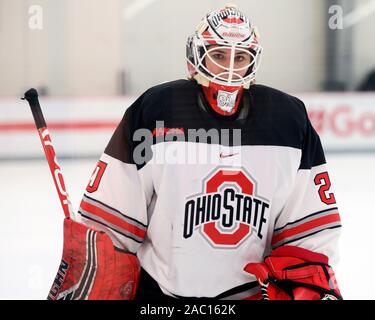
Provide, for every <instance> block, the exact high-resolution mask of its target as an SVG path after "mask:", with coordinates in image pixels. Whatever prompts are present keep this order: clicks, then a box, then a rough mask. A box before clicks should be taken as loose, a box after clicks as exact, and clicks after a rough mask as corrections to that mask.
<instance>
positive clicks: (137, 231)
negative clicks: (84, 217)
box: [81, 200, 146, 239]
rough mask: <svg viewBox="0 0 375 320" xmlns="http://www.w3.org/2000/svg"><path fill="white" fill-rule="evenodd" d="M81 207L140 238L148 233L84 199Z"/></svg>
mask: <svg viewBox="0 0 375 320" xmlns="http://www.w3.org/2000/svg"><path fill="white" fill-rule="evenodd" d="M81 208H82V209H83V210H85V211H88V212H90V213H92V214H94V215H96V216H98V217H100V218H103V219H104V220H106V221H108V222H109V223H111V224H113V225H115V226H118V227H120V228H121V229H124V230H126V231H128V232H130V233H132V234H134V235H136V236H137V237H139V238H142V239H143V238H144V237H145V235H146V231H145V230H142V229H140V228H138V227H137V226H135V225H132V224H130V223H128V222H126V221H124V220H122V219H120V218H118V217H116V216H114V215H113V214H111V213H109V212H107V211H105V210H103V209H101V208H98V207H96V206H94V205H93V204H90V203H88V202H85V201H84V200H82V202H81Z"/></svg>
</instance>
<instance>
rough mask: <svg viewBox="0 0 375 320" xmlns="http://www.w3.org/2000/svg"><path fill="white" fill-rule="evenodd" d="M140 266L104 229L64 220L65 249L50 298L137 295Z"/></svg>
mask: <svg viewBox="0 0 375 320" xmlns="http://www.w3.org/2000/svg"><path fill="white" fill-rule="evenodd" d="M139 272H140V266H139V262H138V259H137V257H136V256H135V255H133V254H131V253H127V252H124V251H121V250H119V249H116V248H115V247H114V246H113V244H112V240H111V239H110V238H109V236H108V235H106V234H105V233H104V232H99V231H96V230H93V229H90V228H88V227H86V226H85V225H83V224H81V223H78V222H75V221H73V220H71V219H70V218H67V219H65V220H64V250H63V256H62V259H61V264H60V268H59V270H58V272H57V275H56V278H55V281H54V283H53V285H52V288H51V290H50V292H49V295H48V299H49V300H56V299H57V300H60V299H63V300H130V299H134V297H135V294H136V290H137V285H138V281H139Z"/></svg>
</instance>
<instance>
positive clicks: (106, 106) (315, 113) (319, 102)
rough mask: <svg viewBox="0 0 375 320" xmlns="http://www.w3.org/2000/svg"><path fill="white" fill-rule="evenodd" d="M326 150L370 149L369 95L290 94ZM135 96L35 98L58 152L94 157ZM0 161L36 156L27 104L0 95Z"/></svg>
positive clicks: (373, 103) (374, 114)
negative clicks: (304, 109) (301, 105)
mask: <svg viewBox="0 0 375 320" xmlns="http://www.w3.org/2000/svg"><path fill="white" fill-rule="evenodd" d="M296 96H297V97H299V98H300V99H302V100H303V101H304V103H305V105H306V107H307V110H308V112H309V116H310V119H311V121H312V123H313V126H314V128H315V129H316V130H317V131H318V133H319V135H320V137H321V140H322V143H323V146H324V149H325V150H326V151H328V152H331V151H334V152H352V151H366V152H367V151H375V94H371V93H369V94H359V93H334V94H332V93H331V94H327V93H315V94H311V93H305V94H303V93H302V94H296ZM134 100H135V97H118V98H104V97H92V98H41V99H40V103H41V106H42V109H43V112H44V115H45V118H46V121H47V125H48V127H49V131H50V132H51V135H52V141H53V142H54V144H55V148H56V150H57V152H58V155H59V156H60V157H62V158H65V157H86V158H87V157H95V156H97V155H100V153H101V152H102V151H103V149H104V147H105V146H106V144H107V142H108V140H109V138H110V137H111V134H112V132H113V130H114V128H115V127H116V125H117V124H118V122H119V121H120V120H121V118H122V116H123V114H124V112H125V110H126V109H127V108H128V106H129V105H130V104H131V103H132V102H133V101H134ZM0 110H1V115H2V116H1V117H0V146H6V147H2V148H0V159H9V158H19V157H21V158H22V157H24V158H25V157H27V158H31V157H41V156H43V151H42V149H41V147H40V146H39V140H38V136H37V134H36V132H34V127H33V120H32V116H31V112H30V108H29V107H28V105H27V103H25V102H24V101H21V100H19V99H16V98H8V99H1V98H0Z"/></svg>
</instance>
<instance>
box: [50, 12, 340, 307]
mask: <svg viewBox="0 0 375 320" xmlns="http://www.w3.org/2000/svg"><path fill="white" fill-rule="evenodd" d="M166 54H168V51H166ZM261 54H262V47H261V45H260V40H259V35H258V32H257V30H256V28H255V27H254V26H253V24H252V22H250V20H249V18H247V17H246V15H245V14H244V13H243V12H241V11H239V10H238V9H237V8H236V7H234V6H232V5H228V6H226V7H224V8H221V9H219V10H214V11H212V12H210V13H208V14H207V15H206V16H205V17H204V18H203V19H202V21H201V22H200V23H199V25H198V26H197V29H196V30H195V32H194V34H193V35H192V36H191V37H189V38H188V41H187V48H186V59H187V64H188V70H189V79H181V80H176V81H172V82H168V83H163V84H161V85H157V86H155V87H152V88H150V89H149V90H147V91H146V92H145V93H143V94H142V95H141V96H140V97H139V98H138V99H137V100H136V101H135V102H134V103H133V104H132V105H131V106H130V107H129V108H128V109H127V110H126V112H125V115H124V117H123V119H122V120H121V122H120V124H119V125H118V127H117V129H116V130H115V132H114V134H113V136H112V138H111V140H110V141H109V143H108V145H107V147H106V149H105V151H104V153H103V155H102V156H101V158H100V160H99V162H98V164H97V166H96V168H95V169H94V172H93V175H92V177H91V180H90V182H89V184H88V186H87V188H86V191H85V194H84V196H83V199H82V202H81V205H80V209H79V215H78V216H79V217H78V219H77V221H73V220H72V219H68V220H66V221H65V226H64V228H65V233H64V237H65V243H64V253H63V259H62V263H61V266H60V270H59V272H58V275H57V277H56V280H55V282H54V284H53V286H52V289H51V292H50V298H52V299H139V300H145V299H159V300H174V299H190V298H214V299H232V300H233V299H249V300H251V299H306V300H307V299H342V297H341V294H340V291H339V289H338V285H337V282H336V279H335V274H334V271H333V269H334V266H335V265H336V264H337V261H338V251H337V244H338V239H339V235H340V230H341V222H340V216H339V213H338V208H337V204H336V199H335V195H334V192H333V189H332V185H331V180H330V176H329V174H328V171H327V166H326V160H325V157H324V153H323V148H322V145H321V143H320V139H319V137H318V135H317V133H316V131H315V130H314V128H313V127H312V125H311V123H310V121H309V119H308V116H307V112H306V108H305V106H304V104H303V102H302V101H301V100H299V99H298V98H296V97H293V96H291V95H288V94H286V93H283V92H281V91H279V90H276V89H273V88H270V87H267V86H264V85H260V84H257V83H255V75H256V73H257V71H258V68H259V64H260V57H261ZM289 63H293V62H292V61H289ZM287 70H288V68H287V66H285V72H287ZM160 124H161V125H160ZM192 130H195V133H197V132H199V130H201V131H202V130H205V132H210V133H212V132H219V133H220V134H219V135H218V138H217V139H216V138H212V137H209V138H207V136H206V139H199V138H200V137H199V135H197V134H196V135H192V134H190V132H191V131H192ZM215 130H216V131H215ZM235 130H239V131H240V132H241V139H240V141H238V140H237V141H232V140H231V137H233V135H234V131H235ZM144 132H146V133H147V132H148V133H149V135H147V134H143V133H144ZM227 138H228V139H227ZM140 150H141V151H140ZM183 150H185V151H186V152H190V153H189V156H186V157H185V158H184V159H182V158H181V157H177V156H176V154H180V153H179V152H180V151H183ZM197 153H207V154H210V155H211V156H212V157H213V158H214V159H215V161H206V162H204V163H203V162H202V161H198V160H197V158H194V159H195V160H196V161H195V162H194V159H193V161H191V160H192V157H190V156H191V155H193V156H194V155H196V154H197ZM160 155H164V156H163V157H159V156H160ZM166 155H167V156H166ZM185 155H186V153H185ZM70 268H71V269H72V270H74V272H73V273H72V272H69V270H70Z"/></svg>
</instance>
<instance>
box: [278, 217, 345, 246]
mask: <svg viewBox="0 0 375 320" xmlns="http://www.w3.org/2000/svg"><path fill="white" fill-rule="evenodd" d="M339 221H340V215H339V214H338V213H334V214H330V215H328V216H325V217H321V218H317V219H314V220H311V221H308V222H305V223H302V224H300V225H298V226H296V227H294V228H290V229H288V230H285V231H283V232H281V233H279V234H278V235H276V236H274V237H273V238H272V245H274V244H275V243H278V242H279V241H281V240H283V239H285V238H289V237H292V236H295V235H297V234H299V233H303V232H306V231H308V230H311V229H314V228H316V227H320V226H324V225H326V224H329V223H332V222H339Z"/></svg>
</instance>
